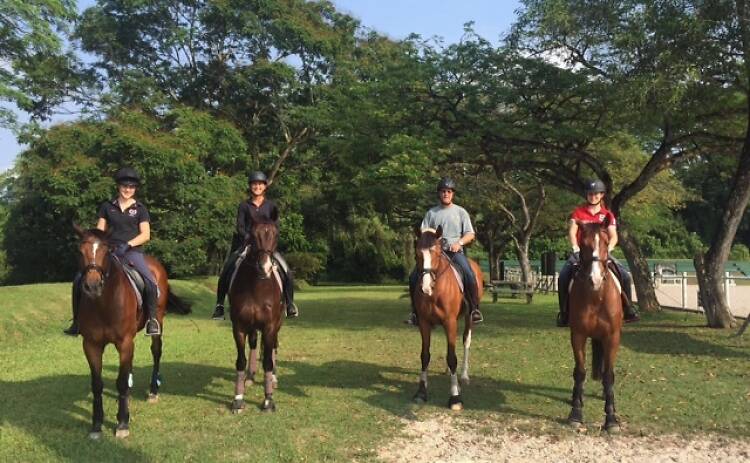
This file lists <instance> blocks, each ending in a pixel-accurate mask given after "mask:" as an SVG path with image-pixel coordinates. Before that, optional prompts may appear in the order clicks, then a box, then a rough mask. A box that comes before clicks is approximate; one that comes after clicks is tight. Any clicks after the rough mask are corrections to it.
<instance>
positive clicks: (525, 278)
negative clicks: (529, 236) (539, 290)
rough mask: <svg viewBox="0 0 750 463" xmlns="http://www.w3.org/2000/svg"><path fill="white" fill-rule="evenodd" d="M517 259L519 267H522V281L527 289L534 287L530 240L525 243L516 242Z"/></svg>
mask: <svg viewBox="0 0 750 463" xmlns="http://www.w3.org/2000/svg"><path fill="white" fill-rule="evenodd" d="M515 244H516V257H517V258H518V265H520V266H521V281H522V282H523V284H524V285H525V286H526V287H527V288H531V287H533V283H534V282H533V281H531V280H532V274H531V262H530V261H529V242H528V240H527V241H526V242H524V243H519V242H517V241H516V243H515Z"/></svg>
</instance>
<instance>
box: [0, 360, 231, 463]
mask: <svg viewBox="0 0 750 463" xmlns="http://www.w3.org/2000/svg"><path fill="white" fill-rule="evenodd" d="M105 370H106V373H105V380H104V401H105V410H107V411H106V412H105V413H106V414H105V417H104V426H103V427H102V431H103V433H104V436H103V437H102V438H101V439H99V440H97V441H91V440H89V439H88V437H87V435H88V431H89V430H90V427H91V412H92V405H91V397H92V396H91V381H90V376H89V375H65V374H61V375H54V376H45V377H42V378H37V379H34V380H30V381H18V382H5V381H0V397H2V398H4V399H6V400H4V401H3V406H2V409H1V410H0V423H2V425H3V426H6V425H8V426H12V427H16V428H19V429H22V430H23V431H24V433H25V434H27V435H29V436H38V438H39V439H38V441H37V443H36V445H42V446H45V447H47V448H48V449H49V450H51V451H52V452H53V453H54V454H55V455H56V456H57V458H56V459H65V460H71V461H82V460H85V461H138V462H140V461H144V462H145V461H153V456H151V455H146V454H144V453H142V452H140V451H139V450H137V449H134V448H132V446H130V445H128V444H127V442H125V441H121V440H118V439H115V438H114V436H113V435H112V434H113V433H114V428H115V426H116V422H117V418H116V416H115V413H114V411H112V412H110V411H109V410H110V409H108V405H107V403H106V402H107V401H116V397H117V392H116V386H115V384H114V380H113V379H112V376H113V375H116V371H117V366H116V365H107V366H105ZM161 371H162V375H163V376H164V378H165V383H164V384H163V387H162V389H161V392H162V393H164V394H166V395H177V396H186V397H199V398H201V399H204V400H208V401H211V402H215V403H218V404H222V405H227V406H228V405H229V400H230V395H229V392H231V391H228V392H227V393H226V394H219V393H215V392H213V391H212V390H211V389H212V388H211V387H210V385H211V384H212V383H213V382H214V381H215V380H216V379H224V380H227V381H232V380H233V378H234V372H233V371H232V370H231V369H230V368H219V367H210V366H206V365H194V364H188V363H179V362H177V363H172V362H163V363H162V369H161ZM133 375H134V378H135V380H136V386H135V387H134V388H133V389H131V394H130V397H131V402H137V401H144V400H145V397H146V389H147V383H148V378H150V376H151V366H150V365H147V366H143V367H136V368H134V369H133ZM81 404H85V405H81ZM150 406H151V405H150ZM152 406H153V407H159V406H164V405H163V404H161V403H157V404H154V405H152ZM132 416H133V408H132V405H131V417H132ZM131 432H132V433H138V432H139V429H138V426H137V425H131ZM131 439H132V437H131Z"/></svg>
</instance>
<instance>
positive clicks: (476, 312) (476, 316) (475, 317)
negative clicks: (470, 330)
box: [471, 308, 484, 324]
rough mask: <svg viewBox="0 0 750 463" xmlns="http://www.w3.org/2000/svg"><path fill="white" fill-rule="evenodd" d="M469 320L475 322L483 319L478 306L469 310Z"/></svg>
mask: <svg viewBox="0 0 750 463" xmlns="http://www.w3.org/2000/svg"><path fill="white" fill-rule="evenodd" d="M471 321H472V323H475V324H476V323H482V322H483V321H484V317H483V316H482V312H480V311H479V309H478V308H477V309H474V310H472V311H471Z"/></svg>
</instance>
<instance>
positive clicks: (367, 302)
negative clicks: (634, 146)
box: [0, 279, 750, 461]
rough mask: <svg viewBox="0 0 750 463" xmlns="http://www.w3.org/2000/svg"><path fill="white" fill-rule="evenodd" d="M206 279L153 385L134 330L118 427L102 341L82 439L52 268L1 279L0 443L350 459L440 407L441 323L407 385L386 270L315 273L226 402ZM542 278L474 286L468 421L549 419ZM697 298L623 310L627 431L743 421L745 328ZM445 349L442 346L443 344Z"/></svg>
mask: <svg viewBox="0 0 750 463" xmlns="http://www.w3.org/2000/svg"><path fill="white" fill-rule="evenodd" d="M214 284H215V282H214V280H202V279H199V280H192V281H177V282H173V287H174V288H175V291H176V292H177V293H178V294H179V295H181V296H184V297H186V298H187V299H189V300H191V301H192V302H193V304H194V305H193V308H194V313H193V314H191V315H189V316H185V317H181V316H170V317H168V318H167V321H166V323H165V325H166V326H165V345H164V356H163V362H162V374H163V376H164V384H163V387H162V394H161V401H160V402H159V403H158V404H156V405H149V404H147V403H146V402H145V400H144V399H145V394H146V388H147V381H148V377H149V373H150V368H151V358H150V357H151V356H150V352H149V342H148V340H147V339H146V338H144V337H143V336H141V335H139V337H138V340H137V345H136V358H135V369H134V375H135V387H134V389H133V391H132V400H131V436H130V437H129V438H128V439H127V440H116V439H115V438H114V436H113V435H112V429H113V427H114V422H115V413H116V398H115V394H116V392H115V387H114V380H115V377H116V369H117V358H116V357H117V356H116V352H115V350H114V348H113V347H111V346H110V347H109V348H108V349H107V351H106V353H105V429H106V431H107V432H106V433H105V437H104V438H103V439H102V440H101V441H99V442H91V441H89V440H88V439H87V437H86V436H87V432H88V427H89V422H90V417H91V403H90V402H91V400H90V392H89V391H90V386H89V374H88V366H87V364H86V361H85V358H84V356H83V352H82V350H81V338H77V339H72V338H69V337H66V336H63V335H62V334H61V329H62V328H63V327H65V326H66V324H67V319H68V318H69V315H68V312H69V308H68V307H69V285H67V284H47V285H33V286H19V287H4V288H0V300H2V301H3V303H2V309H0V366H1V367H2V368H0V461H16V460H17V461H49V460H74V461H102V460H103V461H110V460H122V461H154V460H166V461H185V460H189V461H215V460H230V461H246V460H258V459H260V461H351V460H365V461H367V460H373V459H374V458H375V449H377V448H378V446H380V445H383V444H385V443H386V442H388V440H389V438H390V437H392V436H394V435H397V434H398V433H399V432H400V426H401V424H400V423H401V422H402V421H401V420H400V419H399V418H415V419H419V418H423V417H426V416H430V415H433V414H448V413H450V412H449V411H448V410H447V409H446V408H444V407H445V404H446V402H447V398H448V388H449V380H448V378H447V376H445V375H443V374H442V373H443V372H444V369H445V341H444V336H443V335H442V332H441V331H435V334H434V336H433V349H432V368H431V372H432V374H431V376H430V403H429V404H428V405H426V406H423V407H416V406H414V405H412V403H411V396H412V394H413V393H414V392H415V390H416V381H417V375H418V370H419V345H420V340H419V335H418V333H417V331H416V330H414V329H411V328H408V327H406V326H405V325H403V324H402V323H401V320H402V319H403V318H405V316H406V314H407V311H408V308H407V302H406V299H404V298H401V296H402V295H403V289H402V288H399V287H372V286H367V287H364V286H363V287H351V286H350V287H324V288H310V289H308V290H306V291H304V292H300V293H299V294H298V301H299V305H300V307H301V310H302V317H301V318H300V319H297V320H293V321H290V322H287V323H285V325H284V327H283V329H282V332H281V346H280V352H279V389H278V390H277V392H276V394H275V399H276V404H277V407H278V411H277V412H276V413H275V414H261V413H260V411H259V410H258V409H257V405H259V404H260V402H261V400H262V388H261V387H259V386H255V387H253V389H251V390H249V391H248V392H247V394H246V400H247V401H248V407H247V409H246V410H245V412H244V413H243V414H241V415H232V414H231V413H230V412H229V408H228V406H229V403H230V401H231V399H232V396H233V386H232V383H233V378H234V371H233V370H234V361H235V351H234V345H233V341H232V336H231V327H230V324H229V322H228V321H227V322H219V323H217V322H213V321H211V320H209V319H208V318H209V315H210V312H211V309H212V300H213V293H212V290H213V288H214ZM555 310H556V309H555V307H554V305H553V298H552V297H551V296H539V297H537V298H535V303H534V304H533V305H526V304H523V303H518V301H517V300H500V302H499V303H498V304H491V303H489V302H485V304H484V312H485V319H486V320H487V321H486V322H485V323H484V324H483V325H482V326H480V327H479V328H478V329H477V330H476V331H475V334H474V339H473V344H472V371H471V373H472V375H471V376H472V382H471V384H470V385H469V386H468V387H465V388H464V391H463V392H464V399H465V405H466V410H465V411H464V412H463V416H464V417H465V418H467V419H469V420H474V421H475V422H476V423H477V424H478V426H479V427H480V429H491V428H492V427H493V426H495V425H499V426H503V425H508V424H513V425H514V426H516V425H517V423H519V422H521V423H524V422H525V423H530V424H528V425H527V426H528V430H531V431H534V432H543V433H566V432H568V431H567V430H566V428H565V426H564V425H563V419H564V418H565V416H566V415H567V412H568V405H567V401H568V399H569V397H570V393H571V387H572V377H571V376H572V357H571V353H570V347H569V344H568V334H567V330H564V329H557V328H554V327H553V324H554V313H555ZM704 324H705V320H704V319H703V317H702V316H699V315H694V314H683V313H674V312H665V313H659V314H655V315H648V314H647V315H646V316H645V317H644V320H643V321H642V322H641V323H639V324H637V325H635V326H628V327H626V329H625V333H624V335H623V338H624V342H623V346H622V349H621V351H620V356H619V359H618V364H617V370H616V373H617V378H616V394H617V396H616V398H617V405H618V411H619V414H620V416H621V418H622V419H623V420H624V422H625V428H624V431H625V432H626V433H630V434H642V433H645V434H652V433H654V434H660V433H674V432H676V433H680V434H704V433H706V432H716V433H722V434H726V435H731V436H744V437H747V436H750V422H749V421H748V419H747V417H748V416H750V363H748V360H749V359H750V358H749V357H750V345H748V341H747V339H748V338H747V336H746V337H745V338H733V337H730V333H729V332H727V331H715V330H709V329H707V328H704V327H703V325H704ZM460 359H461V355H459V360H460ZM602 408H603V402H602V400H601V385H600V384H599V383H597V382H594V381H592V380H590V379H589V381H588V382H587V384H586V395H585V410H584V412H585V417H586V420H587V422H588V423H590V424H591V425H592V426H596V425H599V424H601V421H602V420H603V413H602Z"/></svg>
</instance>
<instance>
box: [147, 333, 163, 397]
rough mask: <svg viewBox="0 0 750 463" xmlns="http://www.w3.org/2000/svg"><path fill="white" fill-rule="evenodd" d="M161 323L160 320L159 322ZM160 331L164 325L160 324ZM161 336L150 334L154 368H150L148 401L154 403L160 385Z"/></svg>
mask: <svg viewBox="0 0 750 463" xmlns="http://www.w3.org/2000/svg"><path fill="white" fill-rule="evenodd" d="M160 324H161V322H160ZM161 327H162V332H163V329H164V325H161ZM162 342H163V341H162V337H161V335H160V334H157V335H156V336H151V357H152V358H153V359H154V368H153V369H152V370H151V384H150V386H149V393H148V403H150V404H154V403H156V402H158V401H159V386H161V374H160V373H159V366H160V362H161V349H162Z"/></svg>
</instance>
